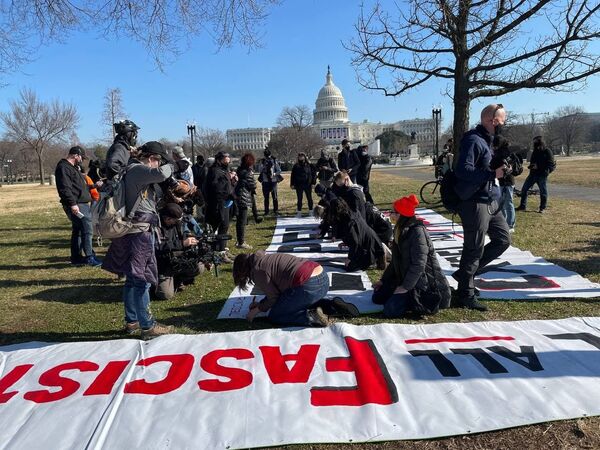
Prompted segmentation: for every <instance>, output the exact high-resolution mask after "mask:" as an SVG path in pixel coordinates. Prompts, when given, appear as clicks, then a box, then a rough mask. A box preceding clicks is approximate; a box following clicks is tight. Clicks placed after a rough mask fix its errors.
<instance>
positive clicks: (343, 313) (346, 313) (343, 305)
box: [331, 297, 360, 317]
mask: <svg viewBox="0 0 600 450" xmlns="http://www.w3.org/2000/svg"><path fill="white" fill-rule="evenodd" d="M331 302H332V303H333V308H334V310H335V316H337V317H358V316H360V311H359V310H358V308H357V307H356V305H354V304H352V303H348V302H346V301H344V299H343V298H342V297H333V299H332V300H331Z"/></svg>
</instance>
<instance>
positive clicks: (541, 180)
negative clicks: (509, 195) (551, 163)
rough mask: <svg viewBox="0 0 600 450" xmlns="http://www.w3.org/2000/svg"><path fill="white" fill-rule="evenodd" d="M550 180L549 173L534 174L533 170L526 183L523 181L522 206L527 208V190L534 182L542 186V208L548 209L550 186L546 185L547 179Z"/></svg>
mask: <svg viewBox="0 0 600 450" xmlns="http://www.w3.org/2000/svg"><path fill="white" fill-rule="evenodd" d="M547 180H548V175H537V174H532V173H531V172H530V173H529V175H528V176H527V178H526V179H525V183H523V188H522V189H521V205H520V208H527V192H528V191H529V189H531V187H532V186H533V185H534V184H537V185H538V187H539V188H540V210H543V209H546V205H547V204H548V186H547V185H546V181H547Z"/></svg>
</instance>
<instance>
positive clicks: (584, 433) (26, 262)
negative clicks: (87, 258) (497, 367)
mask: <svg viewBox="0 0 600 450" xmlns="http://www.w3.org/2000/svg"><path fill="white" fill-rule="evenodd" d="M571 163H572V162H571V161H569V162H568V163H567V162H566V161H562V160H561V161H560V162H559V169H557V173H556V175H558V174H559V173H560V172H561V171H562V170H561V168H562V167H566V166H567V164H569V167H571V166H570V164H571ZM596 163H600V160H598V161H594V164H596ZM573 164H574V165H573V167H577V169H573V170H580V169H579V167H580V166H579V162H578V163H577V164H575V162H573ZM582 164H583V166H581V167H583V168H586V167H588V166H590V163H589V162H586V163H583V162H582ZM598 169H600V164H599V165H598V166H597V169H595V170H593V171H592V173H591V174H588V172H587V171H585V170H583V169H581V170H582V172H581V176H580V177H578V178H581V180H583V179H584V178H586V179H587V178H592V179H594V180H597V179H598V177H597V176H596V174H597V173H598ZM586 170H587V169H586ZM553 176H554V174H553ZM288 177H289V174H286V181H284V182H283V183H282V184H281V185H280V204H281V210H282V212H284V213H288V214H291V213H292V212H293V211H295V193H293V192H292V191H291V190H290V189H289V178H288ZM373 177H374V178H373V180H372V186H373V187H372V190H373V197H374V198H375V199H376V200H377V202H378V203H379V206H380V207H381V208H389V207H390V205H391V202H392V201H393V200H394V199H396V198H398V197H400V196H403V195H406V194H408V193H411V192H418V189H419V187H420V185H421V182H419V181H415V180H411V179H408V178H402V177H398V176H395V175H391V174H386V173H385V172H374V173H373ZM554 181H557V180H554ZM594 182H595V183H597V181H594ZM259 195H260V194H259ZM537 201H539V200H538V198H536V197H534V198H532V199H531V202H532V205H531V206H532V209H534V208H535V206H537V205H535V203H536V202H537ZM261 204H262V199H260V198H259V206H260V205H261ZM0 211H2V213H1V215H0V345H4V344H9V343H16V342H23V341H31V340H42V341H62V342H64V341H81V340H102V339H119V338H123V337H124V336H123V335H122V334H121V333H120V329H121V327H122V322H123V306H122V303H121V289H122V282H118V281H117V280H116V278H115V277H114V276H112V275H111V274H109V273H107V272H104V271H102V270H101V269H99V268H87V267H84V268H75V267H71V266H70V264H69V237H70V223H69V222H68V219H67V218H66V216H65V214H64V212H63V211H62V208H61V207H60V205H59V203H58V195H57V194H56V190H55V189H54V187H49V186H32V185H29V186H4V187H2V188H0ZM274 224H275V219H274V218H272V217H270V218H268V219H267V220H265V221H264V222H263V223H261V224H259V225H256V224H250V225H249V226H248V230H247V233H246V234H247V237H248V242H249V243H250V244H251V245H253V246H254V248H255V249H256V248H265V247H266V246H267V245H268V244H269V243H270V241H271V236H272V231H273V227H274ZM516 228H517V232H516V233H515V235H514V244H515V245H516V246H517V247H519V248H521V249H523V250H530V251H531V252H532V253H533V254H534V255H536V256H542V257H544V258H546V259H548V260H550V261H552V262H555V263H557V264H560V265H562V266H563V267H565V268H567V269H570V270H573V271H576V272H578V273H580V274H581V275H583V276H585V277H587V278H589V279H590V280H592V281H595V282H600V257H599V256H600V209H599V208H598V204H597V203H590V202H587V203H586V202H581V201H568V200H561V199H558V198H556V197H554V198H552V202H551V207H550V209H549V210H548V211H547V214H544V215H540V214H537V213H533V212H526V213H519V214H518V216H517V226H516ZM230 232H231V233H232V234H234V233H235V224H233V226H232V227H231V228H230ZM106 245H107V243H105V246H104V247H99V248H98V247H96V250H97V252H98V255H99V257H100V258H102V257H103V255H104V253H105V251H106ZM230 247H231V248H232V252H233V253H236V251H235V249H234V248H233V244H232V245H230ZM370 276H371V278H372V279H373V280H375V279H377V277H378V276H379V273H378V271H371V272H370ZM232 289H233V281H232V279H231V270H230V266H223V267H222V268H221V275H220V277H219V278H215V277H214V274H213V273H204V274H203V275H201V276H200V277H198V278H197V279H196V283H195V285H193V286H190V287H188V288H187V289H186V290H185V291H183V292H181V293H178V294H177V296H176V297H175V298H174V299H173V300H170V301H162V302H159V301H154V302H153V303H152V309H153V313H154V315H155V316H156V317H157V319H158V320H159V321H161V322H163V323H166V324H171V325H175V326H176V328H177V332H179V333H207V332H215V331H238V330H249V329H256V328H268V327H270V325H269V324H268V323H266V322H264V321H258V322H257V323H255V324H248V323H247V322H246V321H243V320H216V319H215V318H216V316H217V314H218V312H219V311H220V309H221V307H222V305H223V303H224V301H225V299H226V298H227V297H228V296H229V294H230V292H231V290H232ZM487 304H488V305H489V307H490V311H489V312H487V313H485V314H484V313H480V312H476V311H467V310H462V309H450V310H445V311H442V312H441V313H440V314H438V315H436V316H433V317H428V318H426V319H424V320H423V322H425V323H437V322H468V321H481V320H520V319H557V318H564V317H572V316H597V315H598V314H599V313H600V308H599V307H600V302H599V301H598V299H596V300H568V301H560V300H558V301H557V300H552V301H538V302H516V301H513V302H502V301H496V302H487ZM383 320H384V319H383V316H381V315H379V314H374V315H369V316H362V317H360V318H357V319H354V320H352V321H351V322H352V323H354V324H376V323H381V322H383ZM390 322H395V323H412V322H410V321H407V320H402V319H399V320H392V321H390ZM599 430H600V419H597V418H593V419H582V420H577V421H563V422H557V423H552V424H542V425H537V426H531V427H521V428H518V429H515V430H505V431H498V432H493V433H483V434H480V435H477V436H465V437H457V438H448V439H441V440H436V441H424V442H423V443H422V444H421V446H422V447H423V448H424V447H427V448H496V447H505V448H508V447H515V446H519V447H537V448H539V447H547V446H548V447H549V446H552V447H560V448H565V447H577V446H587V447H588V448H593V447H595V448H599V447H600V431H599ZM414 445H415V443H410V442H408V443H398V442H394V443H384V444H369V445H358V446H354V448H356V447H358V448H362V447H364V448H408V447H412V446H414ZM313 447H316V448H328V447H333V446H326V445H323V446H311V447H310V448H313ZM302 448H309V447H308V446H304V447H302ZM336 448H340V446H338V447H336Z"/></svg>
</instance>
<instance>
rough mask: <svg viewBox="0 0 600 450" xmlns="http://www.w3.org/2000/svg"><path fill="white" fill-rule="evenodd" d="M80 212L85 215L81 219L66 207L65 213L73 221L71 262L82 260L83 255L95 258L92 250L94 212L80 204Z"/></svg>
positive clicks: (85, 204) (84, 204) (85, 205)
mask: <svg viewBox="0 0 600 450" xmlns="http://www.w3.org/2000/svg"><path fill="white" fill-rule="evenodd" d="M77 206H78V207H79V211H80V212H81V213H82V214H83V217H82V218H81V219H80V218H79V217H77V216H75V215H74V214H73V213H72V212H71V208H70V207H68V206H64V207H63V208H64V210H65V213H66V214H67V217H68V218H69V220H70V221H71V228H72V230H71V262H72V263H76V262H80V260H81V257H82V255H81V253H82V252H83V254H84V255H85V256H86V257H88V256H94V250H93V249H92V237H93V232H92V210H91V209H90V205H88V204H87V203H78V204H77Z"/></svg>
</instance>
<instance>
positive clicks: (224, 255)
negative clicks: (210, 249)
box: [219, 252, 233, 264]
mask: <svg viewBox="0 0 600 450" xmlns="http://www.w3.org/2000/svg"><path fill="white" fill-rule="evenodd" d="M219 257H220V259H221V262H222V263H223V264H231V263H233V259H231V258H230V257H229V256H227V252H221V253H219Z"/></svg>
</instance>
